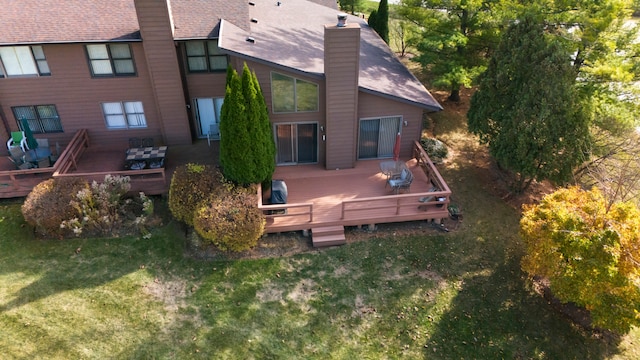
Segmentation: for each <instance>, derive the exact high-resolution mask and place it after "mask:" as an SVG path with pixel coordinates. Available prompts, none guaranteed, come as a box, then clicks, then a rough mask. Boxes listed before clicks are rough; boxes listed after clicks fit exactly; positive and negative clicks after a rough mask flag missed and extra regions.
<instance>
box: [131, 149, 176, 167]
mask: <svg viewBox="0 0 640 360" xmlns="http://www.w3.org/2000/svg"><path fill="white" fill-rule="evenodd" d="M166 156H167V147H166V146H157V147H139V148H130V149H127V157H126V158H125V167H126V168H127V169H130V170H140V169H144V168H145V167H163V166H164V161H165V157H166ZM154 164H157V165H159V166H154Z"/></svg>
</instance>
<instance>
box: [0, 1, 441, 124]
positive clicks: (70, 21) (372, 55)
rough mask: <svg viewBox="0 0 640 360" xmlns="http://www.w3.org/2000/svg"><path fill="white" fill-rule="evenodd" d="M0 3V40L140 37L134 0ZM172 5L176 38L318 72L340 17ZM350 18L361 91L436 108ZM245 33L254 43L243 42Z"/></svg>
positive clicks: (307, 4)
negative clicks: (329, 30)
mask: <svg viewBox="0 0 640 360" xmlns="http://www.w3.org/2000/svg"><path fill="white" fill-rule="evenodd" d="M249 3H254V4H255V5H254V6H252V5H249ZM0 5H1V7H0V8H1V9H2V11H0V24H10V25H9V26H5V27H4V28H3V30H2V31H1V32H0V45H16V44H41V43H69V42H85V43H86V42H107V41H140V40H141V37H140V27H139V25H138V20H137V16H136V9H135V6H134V0H64V1H59V0H20V1H16V0H0ZM170 5H171V13H172V17H173V24H174V27H175V28H174V38H175V39H176V40H187V39H205V38H217V37H220V42H219V45H220V47H222V48H223V49H225V50H226V51H228V52H229V53H231V54H235V55H237V56H241V57H246V58H250V59H253V60H256V61H260V62H266V63H268V64H270V65H272V66H275V67H281V68H286V69H288V70H290V71H294V72H302V73H305V74H308V75H310V76H315V77H318V78H322V77H323V76H324V26H325V25H327V24H335V23H336V21H337V18H336V16H337V14H338V10H337V9H336V7H337V6H336V4H335V2H334V1H333V0H273V1H272V0H247V1H246V2H245V1H243V0H171V1H170ZM326 5H332V6H326ZM251 19H256V20H257V22H255V23H254V22H252V21H251ZM348 21H349V22H351V23H358V24H360V27H361V43H360V74H359V87H360V90H362V91H365V92H369V93H372V94H376V95H379V96H384V97H388V98H391V99H394V100H398V101H403V102H406V103H410V104H413V105H417V106H420V107H423V108H425V109H427V110H431V111H438V110H441V109H442V107H441V106H440V105H439V104H438V102H437V101H436V100H435V99H434V98H433V97H432V96H431V94H430V93H429V92H428V91H427V90H426V88H425V87H424V86H423V85H422V84H421V83H420V81H418V80H417V79H416V78H415V77H414V76H413V74H411V72H409V70H408V69H407V68H406V67H405V66H404V65H402V63H401V62H400V60H399V59H398V58H397V57H396V56H395V54H393V52H392V51H391V50H390V49H389V47H388V46H387V45H386V44H385V43H384V41H382V39H380V37H379V36H378V35H377V34H376V33H375V32H374V31H373V30H372V29H371V28H370V27H369V26H368V25H367V23H366V22H365V21H364V20H363V19H360V18H359V17H356V16H349V18H348ZM249 36H250V37H252V38H254V39H255V43H249V42H247V41H246V38H247V37H249Z"/></svg>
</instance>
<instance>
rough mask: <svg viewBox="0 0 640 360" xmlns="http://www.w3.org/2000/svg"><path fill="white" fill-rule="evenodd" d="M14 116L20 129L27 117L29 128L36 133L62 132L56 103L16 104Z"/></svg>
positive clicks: (13, 108)
mask: <svg viewBox="0 0 640 360" xmlns="http://www.w3.org/2000/svg"><path fill="white" fill-rule="evenodd" d="M11 110H13V116H15V118H16V121H17V122H18V127H19V128H20V130H23V131H24V129H23V128H22V121H21V120H22V119H27V121H28V122H29V128H30V129H31V132H33V133H34V134H43V133H56V132H62V124H61V123H60V117H59V116H58V110H57V109H56V106H55V105H33V106H14V107H12V108H11Z"/></svg>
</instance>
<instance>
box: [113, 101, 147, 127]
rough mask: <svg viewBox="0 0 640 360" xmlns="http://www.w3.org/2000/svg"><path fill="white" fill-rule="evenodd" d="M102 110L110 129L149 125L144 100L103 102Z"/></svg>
mask: <svg viewBox="0 0 640 360" xmlns="http://www.w3.org/2000/svg"><path fill="white" fill-rule="evenodd" d="M102 112H103V113H104V119H105V121H106V122H107V128H108V129H127V128H146V127H147V119H146V118H145V116H144V109H143V108H142V101H123V102H108V103H102Z"/></svg>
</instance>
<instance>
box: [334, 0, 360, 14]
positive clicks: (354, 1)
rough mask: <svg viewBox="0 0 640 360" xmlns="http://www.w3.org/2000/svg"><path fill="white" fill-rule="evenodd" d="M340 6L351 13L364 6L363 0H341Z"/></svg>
mask: <svg viewBox="0 0 640 360" xmlns="http://www.w3.org/2000/svg"><path fill="white" fill-rule="evenodd" d="M338 3H339V4H340V8H341V9H342V10H344V11H348V12H350V13H351V14H355V13H356V12H357V11H360V9H361V8H362V0H339V1H338Z"/></svg>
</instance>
